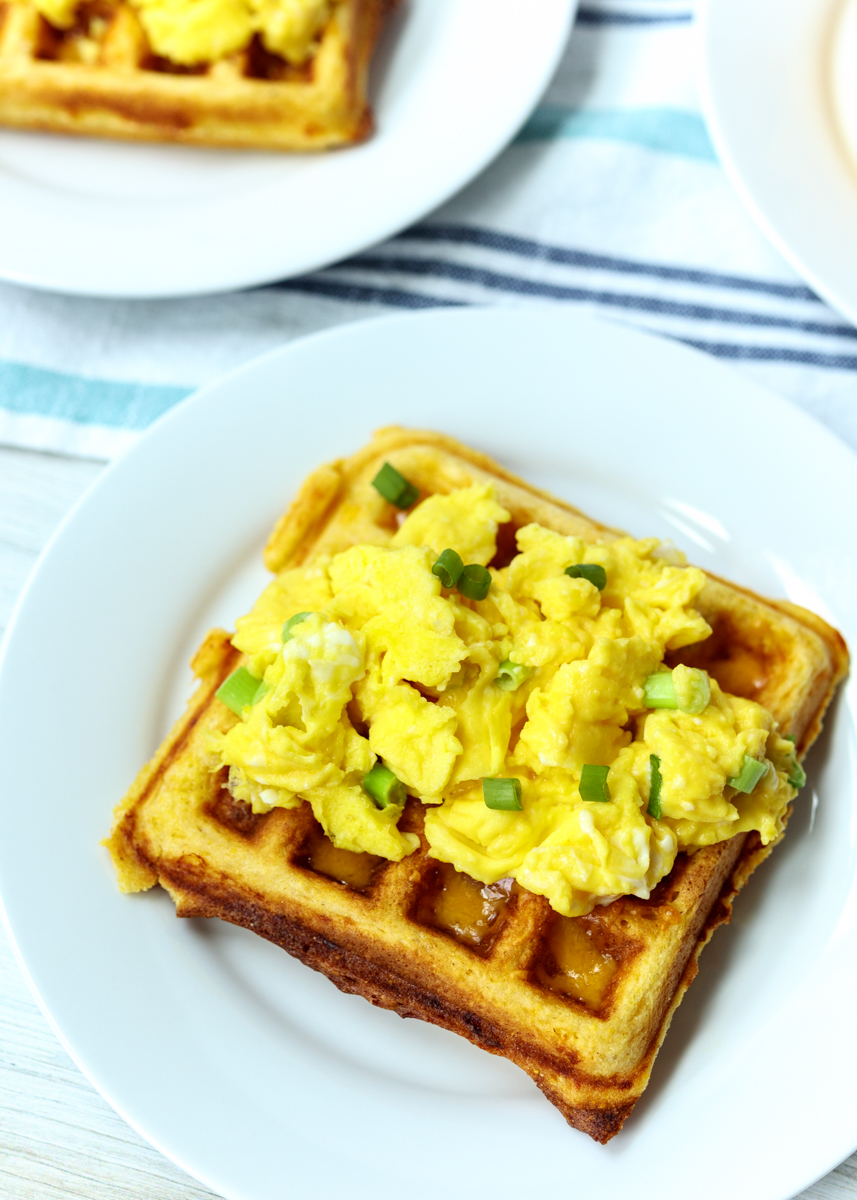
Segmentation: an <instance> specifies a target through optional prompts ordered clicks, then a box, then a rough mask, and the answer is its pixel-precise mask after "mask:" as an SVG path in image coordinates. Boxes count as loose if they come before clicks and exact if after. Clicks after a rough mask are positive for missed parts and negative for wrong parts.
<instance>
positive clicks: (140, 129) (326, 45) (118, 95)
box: [0, 0, 395, 150]
mask: <svg viewBox="0 0 857 1200" xmlns="http://www.w3.org/2000/svg"><path fill="white" fill-rule="evenodd" d="M394 4H395V0H339V2H338V3H337V4H336V6H335V8H334V10H333V16H332V17H331V19H330V21H329V23H328V25H327V27H326V28H325V30H324V32H323V34H322V36H321V39H320V42H319V46H318V49H317V51H316V53H315V54H314V56H313V57H312V58H310V60H309V61H308V63H306V64H305V65H303V66H300V67H294V66H291V65H290V64H289V63H287V62H286V61H285V60H284V59H281V58H279V57H278V56H276V55H273V54H270V53H268V52H267V51H266V50H265V49H264V48H263V46H262V45H261V43H260V42H259V41H258V40H257V39H254V41H253V42H252V43H251V45H250V46H249V48H248V49H247V50H245V51H243V52H241V53H240V54H235V55H232V56H230V57H228V58H224V59H222V60H220V61H218V62H215V63H211V64H203V65H202V66H200V67H193V68H186V67H178V66H176V65H175V64H173V63H170V62H169V61H168V60H166V59H163V58H158V57H157V56H156V55H154V54H153V53H152V50H151V48H150V46H149V44H148V41H147V39H146V35H145V33H144V31H143V27H142V25H141V24H140V21H139V20H138V18H137V15H136V12H135V10H134V9H133V8H132V7H131V6H130V5H129V4H127V3H122V0H118V2H117V0H93V2H91V3H85V4H84V5H83V6H82V7H81V9H80V10H79V12H78V18H77V22H76V24H75V25H74V26H73V27H72V28H71V29H69V30H67V31H62V30H58V29H55V28H54V27H53V26H51V25H49V24H48V22H47V21H46V20H45V19H44V18H43V17H42V16H41V15H40V14H39V13H38V12H37V11H36V9H35V8H34V7H33V6H32V5H31V4H29V3H15V2H13V3H3V0H0V124H3V125H12V126H15V127H18V128H21V129H42V130H51V131H53V132H56V133H78V134H86V135H90V136H97V137H111V138H123V139H130V140H133V141H156V142H183V143H187V144H190V145H196V146H244V147H255V148H257V149H270V150H322V149H325V148H327V147H331V146H340V145H345V144H348V143H351V142H358V141H361V140H362V139H363V138H365V137H367V136H368V135H369V133H370V132H371V129H372V113H371V109H370V107H369V103H368V100H367V95H366V81H367V74H368V68H369V61H370V58H371V56H372V51H373V48H374V46H375V42H376V40H377V38H378V34H379V32H380V29H381V26H382V23H383V20H384V18H385V16H386V15H387V13H388V11H389V10H390V9H391V8H392V7H393V5H394Z"/></svg>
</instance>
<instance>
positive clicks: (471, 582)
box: [455, 563, 491, 600]
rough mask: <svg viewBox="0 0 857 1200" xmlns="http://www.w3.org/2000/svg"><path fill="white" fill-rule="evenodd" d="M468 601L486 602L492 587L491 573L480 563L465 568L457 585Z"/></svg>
mask: <svg viewBox="0 0 857 1200" xmlns="http://www.w3.org/2000/svg"><path fill="white" fill-rule="evenodd" d="M455 586H456V587H457V588H458V590H459V592H461V594H462V596H465V597H466V598H467V599H468V600H484V599H485V597H486V596H487V595H488V589H489V588H490V587H491V572H490V571H489V570H488V568H487V567H483V566H481V565H480V564H479V563H471V564H470V565H469V566H467V567H464V568H463V570H462V572H461V575H460V576H459V580H458V583H457V584H456V585H455Z"/></svg>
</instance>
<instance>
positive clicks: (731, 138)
mask: <svg viewBox="0 0 857 1200" xmlns="http://www.w3.org/2000/svg"><path fill="white" fill-rule="evenodd" d="M843 4H844V0H777V3H776V4H771V3H770V0H701V3H700V8H699V16H698V20H699V33H700V39H701V40H700V52H701V64H700V65H701V90H702V99H703V105H704V107H705V112H706V118H707V120H708V126H709V130H710V132H711V135H712V137H713V139H714V143H715V146H716V148H717V152H718V154H719V155H720V158H721V161H722V162H723V165H724V166H725V168H726V171H727V172H728V174H729V177H730V179H731V181H732V183H733V184H734V185H735V187H736V189H737V190H738V192H739V194H740V195H741V198H742V199H743V200H744V202H745V203H746V205H747V207H748V208H749V209H750V212H751V213H752V214H753V216H754V217H755V218H756V220H757V222H758V223H759V225H760V226H761V228H762V231H763V232H764V233H765V234H766V235H767V236H768V237H769V238H770V239H771V241H772V242H773V243H774V245H775V246H776V247H777V249H778V250H779V251H780V252H781V253H782V254H783V256H784V257H785V258H786V259H788V261H789V262H790V263H791V264H792V265H793V266H794V268H795V269H796V270H797V271H798V272H799V273H800V274H801V275H802V276H803V277H804V278H805V279H806V280H807V281H808V283H810V284H811V285H812V287H813V288H814V289H815V290H816V291H817V292H818V293H819V294H820V295H821V296H823V297H824V298H825V299H826V300H828V301H829V303H830V304H832V305H833V306H834V307H835V308H838V309H839V310H840V311H841V312H842V313H844V314H845V316H846V317H848V319H849V320H850V321H852V322H854V323H857V165H855V162H854V161H853V159H852V155H851V153H850V152H849V149H848V147H847V146H846V143H845V140H844V138H843V136H842V133H841V125H840V121H839V119H838V116H837V113H836V110H835V109H836V106H835V99H834V88H833V75H834V57H835V51H834V42H835V39H837V38H838V37H839V36H840V21H841V13H842V9H843ZM855 70H857V64H855ZM855 122H857V115H855Z"/></svg>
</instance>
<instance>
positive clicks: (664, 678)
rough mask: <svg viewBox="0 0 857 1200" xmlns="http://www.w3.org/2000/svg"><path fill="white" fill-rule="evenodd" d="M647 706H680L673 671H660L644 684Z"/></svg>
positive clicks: (644, 696) (644, 697)
mask: <svg viewBox="0 0 857 1200" xmlns="http://www.w3.org/2000/svg"><path fill="white" fill-rule="evenodd" d="M643 699H644V700H645V704H646V708H678V701H677V700H676V698H675V688H674V687H673V675H672V671H658V673H657V674H656V675H650V676H649V677H648V679H647V680H646V682H645V683H644V684H643Z"/></svg>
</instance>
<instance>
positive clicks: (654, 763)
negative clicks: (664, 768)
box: [646, 754, 664, 821]
mask: <svg viewBox="0 0 857 1200" xmlns="http://www.w3.org/2000/svg"><path fill="white" fill-rule="evenodd" d="M649 766H650V767H651V768H652V779H651V783H650V784H649V807H648V809H647V810H646V811H647V812H648V814H649V816H650V817H654V818H655V820H656V821H660V819H661V784H662V783H663V781H664V778H663V776H662V775H661V760H660V759H659V758H658V756H657V754H650V755H649Z"/></svg>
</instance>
